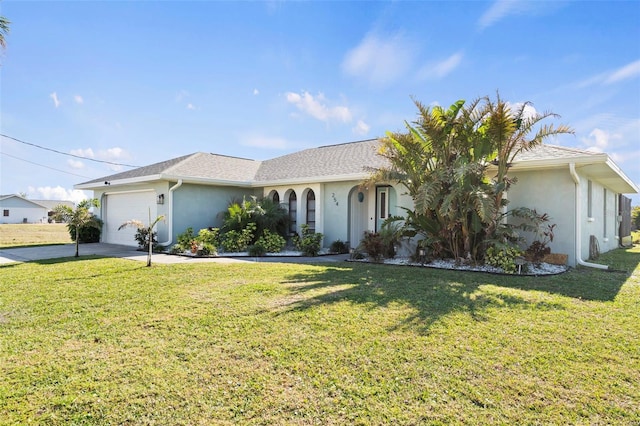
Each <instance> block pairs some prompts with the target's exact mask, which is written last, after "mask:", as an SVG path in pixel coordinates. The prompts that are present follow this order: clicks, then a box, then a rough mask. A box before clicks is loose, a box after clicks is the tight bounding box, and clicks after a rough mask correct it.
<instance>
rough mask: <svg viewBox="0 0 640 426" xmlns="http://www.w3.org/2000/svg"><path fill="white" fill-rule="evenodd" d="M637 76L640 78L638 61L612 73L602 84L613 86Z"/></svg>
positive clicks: (639, 62)
mask: <svg viewBox="0 0 640 426" xmlns="http://www.w3.org/2000/svg"><path fill="white" fill-rule="evenodd" d="M637 76H640V60H637V61H635V62H631V63H630V64H628V65H625V66H623V67H622V68H619V69H617V70H615V71H613V72H612V73H611V74H610V75H609V76H608V77H607V79H606V80H605V81H604V84H613V83H617V82H619V81H621V80H627V79H629V78H633V77H637Z"/></svg>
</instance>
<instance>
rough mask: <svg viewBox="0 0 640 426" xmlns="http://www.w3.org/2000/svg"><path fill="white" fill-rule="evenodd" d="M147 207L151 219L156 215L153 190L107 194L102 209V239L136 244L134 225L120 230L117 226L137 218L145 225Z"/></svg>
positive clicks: (117, 242)
mask: <svg viewBox="0 0 640 426" xmlns="http://www.w3.org/2000/svg"><path fill="white" fill-rule="evenodd" d="M149 209H151V220H155V218H156V217H157V216H158V215H157V206H156V194H155V192H154V191H145V192H126V193H121V194H117V193H115V194H108V195H107V197H106V206H105V209H104V210H103V211H104V212H105V218H104V221H105V227H104V234H103V236H102V241H104V242H105V243H110V244H123V245H126V246H137V245H138V243H137V242H136V240H135V238H134V236H135V234H136V228H135V227H126V228H123V229H122V230H120V231H118V228H119V227H120V225H122V224H123V223H125V222H127V221H129V220H139V221H141V222H142V223H144V224H145V225H146V224H148V223H149Z"/></svg>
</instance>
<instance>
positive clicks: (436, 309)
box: [279, 264, 564, 332]
mask: <svg viewBox="0 0 640 426" xmlns="http://www.w3.org/2000/svg"><path fill="white" fill-rule="evenodd" d="M487 277H488V276H487V275H485V274H477V273H471V272H457V271H450V270H437V271H434V270H431V269H420V268H407V267H401V266H390V265H372V264H357V265H353V266H349V267H342V268H339V267H334V268H325V269H322V270H317V271H313V272H312V271H308V272H305V273H299V274H294V275H292V276H289V277H287V280H286V281H285V282H284V283H285V284H287V285H288V286H289V288H290V290H291V294H290V296H289V298H288V303H281V304H279V308H281V309H284V311H285V312H287V311H304V310H307V309H311V308H313V307H316V306H320V305H329V304H335V303H340V302H345V301H346V302H349V303H354V304H358V305H361V306H369V307H370V308H371V309H376V308H381V307H382V308H385V307H389V308H393V307H396V306H398V305H401V306H409V307H411V308H412V312H413V313H412V314H409V315H408V316H407V317H405V318H404V319H403V320H402V322H401V323H399V324H398V325H397V326H396V327H417V328H418V329H421V330H423V331H424V332H427V331H428V329H429V328H430V327H431V326H432V325H433V324H434V323H435V322H436V321H438V320H439V319H440V318H442V317H444V316H446V315H449V314H452V313H456V312H465V313H467V314H469V315H470V316H471V317H472V318H473V319H475V320H476V321H484V320H486V319H487V317H486V312H487V310H489V309H490V308H494V307H495V308H501V307H510V308H514V307H521V308H522V309H545V310H550V309H564V308H563V306H562V305H561V304H553V303H544V302H538V301H535V302H532V301H529V300H527V299H525V298H524V297H519V296H517V295H514V294H504V293H500V292H490V293H488V292H485V291H482V290H481V289H480V287H481V286H483V285H485V284H491V280H490V279H489V281H487V279H486V278H487Z"/></svg>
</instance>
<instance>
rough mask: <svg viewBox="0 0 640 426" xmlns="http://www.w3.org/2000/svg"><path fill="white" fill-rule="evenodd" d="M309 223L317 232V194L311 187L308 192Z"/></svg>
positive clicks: (311, 228)
mask: <svg viewBox="0 0 640 426" xmlns="http://www.w3.org/2000/svg"><path fill="white" fill-rule="evenodd" d="M307 225H309V230H310V231H311V232H316V194H315V193H314V192H313V190H311V189H310V190H309V192H307Z"/></svg>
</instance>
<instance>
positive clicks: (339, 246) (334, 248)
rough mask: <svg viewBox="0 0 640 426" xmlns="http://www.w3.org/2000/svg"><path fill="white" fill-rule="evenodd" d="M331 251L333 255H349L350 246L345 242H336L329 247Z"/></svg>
mask: <svg viewBox="0 0 640 426" xmlns="http://www.w3.org/2000/svg"><path fill="white" fill-rule="evenodd" d="M329 251H330V252H331V253H338V254H344V253H349V246H348V245H347V243H345V242H344V241H341V240H335V241H334V242H332V243H331V245H330V246H329Z"/></svg>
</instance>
